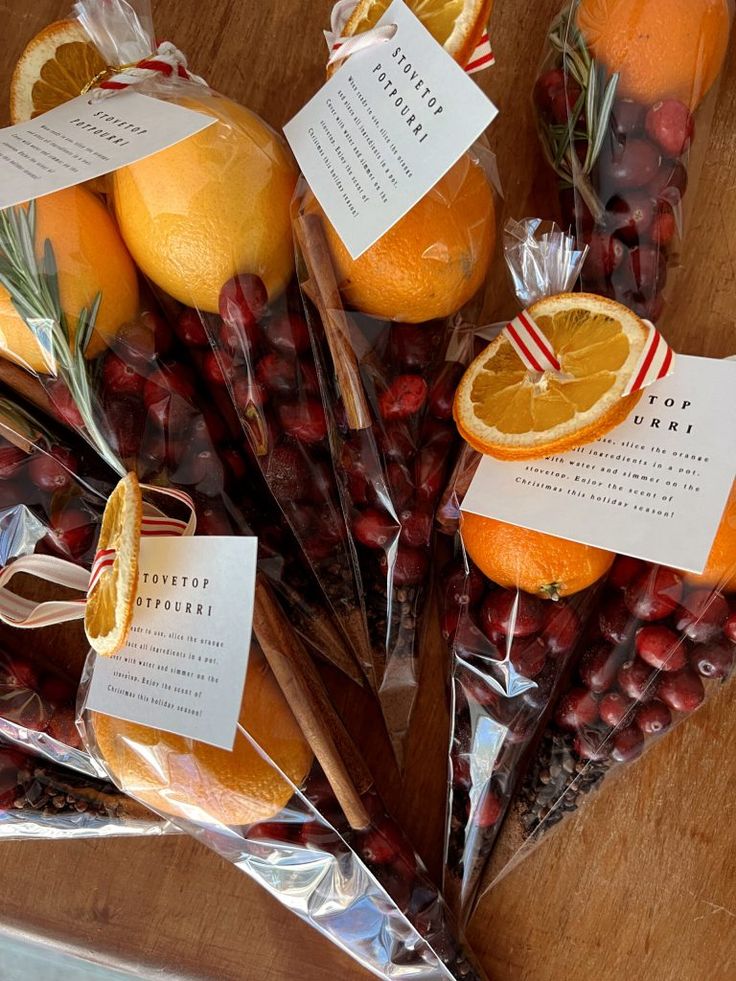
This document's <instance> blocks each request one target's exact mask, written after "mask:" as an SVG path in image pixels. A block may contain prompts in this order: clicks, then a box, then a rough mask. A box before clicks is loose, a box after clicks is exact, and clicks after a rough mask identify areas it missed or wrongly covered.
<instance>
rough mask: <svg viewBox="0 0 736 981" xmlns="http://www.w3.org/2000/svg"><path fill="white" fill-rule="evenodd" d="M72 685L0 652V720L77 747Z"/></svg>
mask: <svg viewBox="0 0 736 981" xmlns="http://www.w3.org/2000/svg"><path fill="white" fill-rule="evenodd" d="M76 697H77V689H76V685H75V684H73V683H72V682H70V681H67V680H66V679H64V678H61V677H59V676H58V675H55V674H51V673H49V672H46V671H43V670H40V669H38V668H37V667H36V666H35V665H34V664H31V662H30V661H28V660H26V659H24V658H22V657H20V656H18V655H11V654H6V653H5V651H2V650H0V717H2V719H3V720H5V721H7V722H9V723H11V724H13V725H16V726H20V727H23V728H26V729H33V730H34V731H36V732H46V733H48V735H49V736H52V737H53V738H54V739H58V740H59V741H60V742H62V743H64V744H65V745H67V746H72V747H74V748H76V749H80V748H81V745H82V744H81V740H80V738H79V733H78V732H77V728H76V726H75V724H74V718H75V711H76Z"/></svg>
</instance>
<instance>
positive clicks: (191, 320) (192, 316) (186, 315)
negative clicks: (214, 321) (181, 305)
mask: <svg viewBox="0 0 736 981" xmlns="http://www.w3.org/2000/svg"><path fill="white" fill-rule="evenodd" d="M174 330H175V332H176V336H177V337H178V338H179V340H180V341H181V342H182V344H184V345H185V347H209V344H210V339H209V335H208V333H207V328H206V327H205V321H204V316H203V315H201V314H200V313H198V312H197V311H196V310H182V312H181V313H180V314H179V317H178V318H177V320H176V323H175V324H174Z"/></svg>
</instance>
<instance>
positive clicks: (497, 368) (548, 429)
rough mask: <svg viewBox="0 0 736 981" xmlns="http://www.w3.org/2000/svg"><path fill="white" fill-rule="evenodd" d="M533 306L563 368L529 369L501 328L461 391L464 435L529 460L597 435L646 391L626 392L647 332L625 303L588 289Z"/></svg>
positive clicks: (483, 448)
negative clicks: (624, 393)
mask: <svg viewBox="0 0 736 981" xmlns="http://www.w3.org/2000/svg"><path fill="white" fill-rule="evenodd" d="M529 313H530V315H531V316H532V317H533V318H534V320H535V322H536V323H537V324H538V326H539V328H540V329H541V331H542V333H543V334H544V335H545V336H546V337H547V339H548V340H549V342H550V344H551V346H552V349H553V351H554V352H555V354H556V355H557V358H558V360H559V361H560V371H544V372H538V373H533V372H528V371H527V370H526V368H525V367H524V365H523V363H522V362H521V360H520V359H519V357H518V355H517V354H516V352H515V351H514V349H513V347H512V346H511V344H510V343H509V341H508V340H507V339H506V337H505V336H504V335H503V334H501V335H499V336H498V337H497V338H496V339H495V340H494V341H492V342H491V343H490V344H489V345H488V347H487V348H486V349H485V351H483V353H482V354H480V355H479V356H478V357H477V358H476V359H475V361H473V363H472V364H471V365H470V367H469V368H468V370H467V371H466V372H465V375H464V376H463V378H462V380H461V382H460V385H459V386H458V389H457V392H456V394H455V405H454V416H455V422H456V423H457V427H458V430H459V432H460V435H461V436H462V437H463V439H465V440H466V442H468V443H470V445H471V446H473V447H474V448H475V449H477V450H480V452H481V453H487V454H489V455H490V456H495V457H498V458H499V459H502V460H531V459H534V458H538V457H543V456H548V455H549V454H550V453H560V452H562V451H563V450H569V449H571V448H572V447H574V446H579V445H580V444H582V443H589V442H591V441H592V440H595V439H599V438H600V437H601V436H603V435H604V434H605V433H607V432H608V431H609V430H610V429H613V427H614V426H617V425H618V424H619V423H621V422H623V420H624V419H625V418H626V417H627V416H628V414H629V413H630V412H631V410H632V409H633V408H634V406H635V405H636V403H637V402H638V400H639V398H640V396H641V392H636V393H634V394H633V395H627V396H624V397H622V394H623V392H624V389H625V388H626V383H627V382H628V380H629V378H630V377H631V374H632V372H633V370H634V368H635V366H636V364H637V362H638V360H639V357H640V356H641V352H642V350H643V348H644V345H645V343H646V340H647V337H648V336H649V328H648V327H647V325H646V324H645V323H644V322H643V321H642V320H640V319H639V318H638V317H637V316H636V315H635V314H633V313H632V312H631V311H630V310H629V309H628V308H627V307H624V306H622V305H621V304H620V303H615V302H614V301H613V300H607V299H604V298H603V297H600V296H593V295H592V294H589V293H560V294H558V295H557V296H551V297H547V298H545V299H543V300H540V301H539V302H538V303H535V304H533V306H531V307H530V308H529Z"/></svg>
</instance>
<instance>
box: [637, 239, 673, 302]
mask: <svg viewBox="0 0 736 981" xmlns="http://www.w3.org/2000/svg"><path fill="white" fill-rule="evenodd" d="M629 259H630V262H631V264H630V267H629V268H630V270H631V272H632V273H633V276H634V281H635V282H636V288H637V290H640V291H641V292H642V293H644V294H645V295H646V296H651V295H652V294H653V293H656V292H657V290H661V289H662V288H663V287H664V284H665V281H666V279H667V260H666V258H665V255H664V253H663V252H662V251H661V249H658V248H655V247H654V246H652V245H640V246H638V247H637V248H635V249H631V251H630V252H629Z"/></svg>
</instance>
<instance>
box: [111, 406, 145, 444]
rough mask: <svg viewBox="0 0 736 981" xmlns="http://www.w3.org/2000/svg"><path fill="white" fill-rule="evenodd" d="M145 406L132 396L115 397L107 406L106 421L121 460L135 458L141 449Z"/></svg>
mask: <svg viewBox="0 0 736 981" xmlns="http://www.w3.org/2000/svg"><path fill="white" fill-rule="evenodd" d="M145 412H146V410H145V408H144V407H143V404H142V403H141V402H140V401H139V400H138V399H134V398H130V397H127V398H116V399H115V400H114V401H113V402H111V403H110V404H109V405H108V406H107V418H106V422H107V425H108V426H109V428H110V431H111V433H112V436H113V443H114V446H115V448H116V449H117V453H118V456H119V457H120V459H122V460H130V459H131V458H134V459H135V458H137V457H138V455H139V453H140V450H141V442H142V435H143V427H144V422H145Z"/></svg>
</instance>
